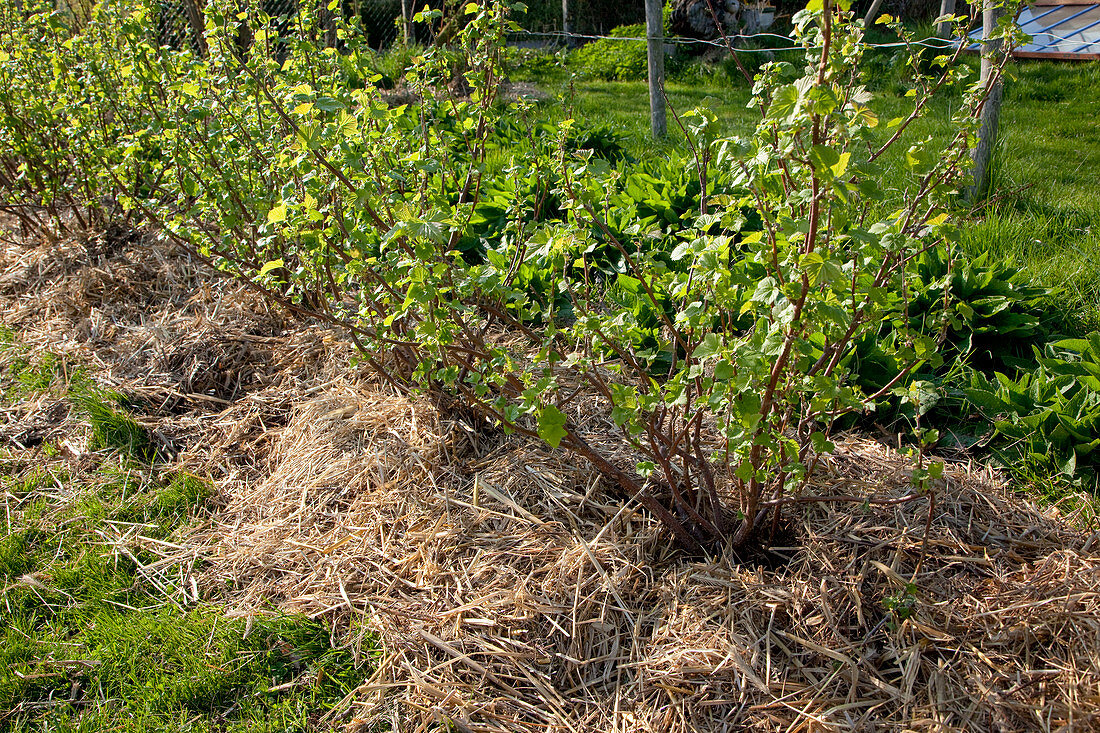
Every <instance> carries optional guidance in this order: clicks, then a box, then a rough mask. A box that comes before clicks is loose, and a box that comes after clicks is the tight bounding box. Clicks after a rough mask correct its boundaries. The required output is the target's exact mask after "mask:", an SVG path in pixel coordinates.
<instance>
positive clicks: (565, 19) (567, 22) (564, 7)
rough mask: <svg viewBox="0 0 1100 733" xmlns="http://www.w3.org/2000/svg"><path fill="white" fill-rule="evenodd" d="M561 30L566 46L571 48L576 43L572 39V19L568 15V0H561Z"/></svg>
mask: <svg viewBox="0 0 1100 733" xmlns="http://www.w3.org/2000/svg"><path fill="white" fill-rule="evenodd" d="M561 32H562V33H564V34H565V47H566V48H573V47H574V46H576V45H577V44H576V42H575V41H574V40H573V27H572V19H571V18H570V17H569V0H561Z"/></svg>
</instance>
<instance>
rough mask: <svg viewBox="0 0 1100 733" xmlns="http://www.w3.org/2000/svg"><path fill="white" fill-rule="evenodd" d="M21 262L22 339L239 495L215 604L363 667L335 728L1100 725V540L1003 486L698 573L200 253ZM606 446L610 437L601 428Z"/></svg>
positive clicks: (869, 470) (818, 515)
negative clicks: (259, 618)
mask: <svg viewBox="0 0 1100 733" xmlns="http://www.w3.org/2000/svg"><path fill="white" fill-rule="evenodd" d="M108 244H110V243H108ZM104 251H106V253H104ZM0 265H2V272H0V298H2V299H3V301H2V302H3V309H4V310H3V313H4V322H5V323H6V324H7V325H9V326H12V327H15V328H16V329H18V330H19V331H20V332H21V333H23V334H24V338H25V340H27V341H28V342H29V343H30V344H31V345H32V347H33V348H36V349H38V350H46V349H49V350H51V351H53V352H55V353H62V354H65V355H67V358H68V359H71V360H73V361H80V362H81V363H85V364H90V365H93V367H94V368H95V369H96V370H97V375H98V377H99V378H101V379H102V380H103V381H105V382H106V383H107V384H108V385H109V386H113V387H115V388H117V389H120V390H121V391H123V392H126V393H128V394H130V395H132V396H136V397H143V398H144V399H145V401H146V402H147V403H148V404H149V405H150V406H151V407H150V412H149V413H148V414H147V415H145V416H143V417H142V420H143V421H144V422H145V423H146V424H147V425H148V426H149V427H151V428H152V429H154V431H155V434H156V435H157V436H159V439H160V440H161V442H162V443H163V444H164V445H165V446H168V447H171V448H173V449H174V450H176V451H178V452H179V455H178V461H179V462H180V463H181V464H183V465H185V466H187V467H188V468H189V469H190V470H192V471H197V472H200V473H203V474H207V475H210V476H211V477H212V478H213V479H214V481H215V482H216V484H217V486H218V489H219V492H220V497H221V505H220V506H219V508H218V509H217V510H216V511H214V512H213V514H212V516H211V517H210V520H209V523H208V524H207V525H206V526H205V527H204V528H202V529H201V531H200V532H199V533H198V534H196V535H195V536H193V537H191V538H189V542H190V545H189V547H188V548H187V549H188V550H189V551H191V552H192V555H194V554H196V553H201V554H202V555H204V556H205V557H206V567H207V570H206V571H205V573H204V574H203V575H202V576H201V577H199V578H198V580H197V584H196V587H195V589H197V590H198V592H199V594H201V595H202V596H203V597H205V598H211V599H217V600H219V601H220V602H222V603H226V604H228V605H229V607H230V608H231V609H232V612H233V613H236V614H253V613H267V612H271V611H273V610H293V611H300V612H303V613H306V614H309V615H311V616H316V617H325V618H327V619H330V620H333V621H334V622H336V623H337V626H338V628H341V629H344V630H345V632H346V634H345V638H346V640H347V643H349V644H352V645H355V647H356V648H357V649H358V650H359V651H360V652H361V653H362V654H363V655H364V662H365V666H364V670H365V671H364V680H363V683H362V685H360V686H359V687H358V689H356V690H354V691H353V692H352V693H351V694H350V695H348V697H347V699H346V700H344V701H343V703H342V704H341V705H339V706H338V707H336V708H335V709H333V710H331V711H328V713H327V715H326V720H327V721H328V722H329V723H331V724H332V725H333V726H339V727H343V728H347V729H348V730H356V729H357V728H360V727H362V729H363V730H371V729H374V726H375V725H376V724H388V725H390V726H391V728H392V729H393V730H401V731H426V730H430V729H433V727H434V726H435V725H436V724H437V723H439V722H443V721H449V722H450V723H451V724H453V726H454V727H455V728H456V729H458V730H462V731H520V730H522V731H624V732H625V731H639V730H655V731H720V730H730V731H734V730H768V731H772V730H774V731H825V730H866V731H926V730H927V731H948V730H960V731H1023V730H1065V731H1073V730H1089V729H1093V728H1097V727H1100V535H1098V534H1096V533H1094V532H1092V530H1091V529H1090V528H1086V527H1085V526H1084V524H1085V523H1084V522H1083V521H1082V520H1081V518H1080V517H1077V516H1074V515H1069V516H1064V515H1062V514H1061V513H1059V512H1058V511H1057V509H1054V508H1049V507H1047V508H1041V507H1037V506H1035V505H1034V504H1031V503H1029V502H1027V501H1026V500H1024V499H1023V498H1021V497H1020V496H1018V495H1016V494H1015V493H1014V492H1013V491H1012V490H1011V488H1010V487H1008V486H1006V485H1005V484H1004V482H1003V481H1001V480H999V478H998V477H997V476H995V475H993V474H992V473H990V472H989V471H988V470H986V469H984V468H980V467H976V466H970V465H967V464H954V465H951V466H950V467H949V469H948V470H947V472H946V478H945V480H944V481H943V482H942V484H940V485H939V486H938V487H937V490H936V502H935V505H934V507H933V511H932V512H931V513H930V512H929V502H928V501H927V499H924V498H921V499H918V500H914V501H908V502H904V503H897V504H867V505H860V504H854V505H853V504H850V503H849V504H844V505H834V504H806V505H799V506H798V507H797V508H796V509H795V510H793V511H792V512H791V517H792V522H793V525H792V527H791V528H790V532H789V533H788V534H789V536H790V541H789V543H788V544H789V545H790V546H789V547H781V548H777V550H776V553H775V554H774V555H772V556H767V557H757V558H747V559H746V558H741V559H739V558H736V557H732V556H728V555H725V556H714V557H708V558H699V557H695V558H692V557H686V556H684V555H682V554H680V553H677V552H675V551H673V550H672V549H671V548H670V547H669V541H668V538H667V537H666V536H664V535H663V534H662V532H661V530H660V528H659V527H658V525H657V524H656V522H654V521H653V520H652V519H650V518H649V517H648V516H646V515H645V514H644V513H642V512H641V511H640V510H639V509H638V508H637V507H635V506H633V505H632V504H631V503H630V502H624V501H623V500H622V498H621V497H617V496H615V495H614V494H613V493H612V492H611V491H610V489H609V488H608V487H607V486H606V485H605V484H604V483H603V482H601V481H600V480H599V479H598V478H597V477H596V476H595V475H593V474H592V473H591V472H590V471H589V470H588V469H587V468H585V467H583V466H577V465H570V464H567V463H564V462H563V461H562V458H561V456H560V454H558V453H554V452H551V451H549V450H548V449H546V448H545V447H544V446H539V445H535V444H532V443H530V442H527V441H524V440H518V439H515V438H508V437H505V436H503V435H500V434H498V433H494V432H493V431H490V430H486V429H485V428H484V427H483V426H477V425H473V424H468V423H467V422H464V421H463V420H461V419H458V418H453V417H452V418H446V419H445V418H443V417H441V416H440V414H439V413H438V412H437V411H436V410H435V409H434V408H433V407H432V405H431V404H429V403H428V402H426V401H424V400H410V399H408V398H406V397H403V396H400V395H394V394H392V393H389V392H387V391H386V390H384V389H382V388H380V387H379V386H378V384H377V383H376V382H374V381H372V380H371V379H370V378H369V376H367V375H365V374H361V373H359V372H358V371H356V370H355V369H353V368H349V367H348V363H349V357H350V356H351V353H350V351H349V350H348V349H347V347H346V346H345V345H344V344H343V343H342V342H341V341H340V340H339V339H335V338H333V337H332V335H331V334H328V333H326V332H323V331H320V330H318V329H316V328H314V327H311V326H309V325H301V324H298V325H294V324H291V323H289V322H287V321H286V320H285V319H284V318H283V317H282V316H281V315H280V314H278V313H273V312H270V311H268V310H267V309H266V307H265V306H264V305H263V304H262V303H261V302H259V301H258V300H257V299H256V298H254V297H253V296H251V295H250V294H248V293H247V292H246V291H244V290H243V289H242V288H240V287H239V286H237V285H234V284H232V283H230V282H228V281H225V280H221V279H217V278H213V277H211V276H210V275H209V274H208V273H205V272H203V271H201V270H200V269H199V268H198V267H197V266H196V265H194V264H193V263H189V262H188V261H186V260H185V259H180V258H179V257H178V256H176V255H174V254H170V253H168V252H166V251H164V250H161V249H159V248H157V247H155V246H149V245H139V244H138V243H134V242H127V241H124V242H122V243H121V244H118V245H117V246H114V247H113V248H112V247H111V246H107V247H106V248H104V247H102V246H99V247H82V246H80V245H79V244H69V245H66V246H63V247H61V248H58V247H56V246H54V247H51V248H49V249H33V248H21V247H18V246H16V245H9V246H8V248H7V250H6V251H5V252H4V253H3V261H2V263H0ZM46 407H48V405H38V406H34V409H29V408H28V406H23V407H22V408H20V409H19V410H16V411H15V412H9V413H5V418H4V419H5V420H6V424H5V425H4V426H3V435H4V436H7V437H10V436H12V435H15V434H17V432H18V431H19V430H25V429H26V428H27V427H28V426H32V423H33V421H34V420H35V419H39V418H40V415H39V418H36V413H34V410H42V409H46ZM46 422H47V423H48V422H49V421H48V420H47V421H46ZM584 424H585V426H586V430H587V433H588V435H587V436H586V437H590V438H591V439H592V440H594V441H601V440H602V441H613V440H614V434H613V429H612V428H611V427H610V426H609V424H608V422H607V421H606V420H604V419H603V418H601V417H600V415H599V411H598V409H593V412H592V414H591V415H588V416H586V417H585V422H584ZM32 427H33V426H32ZM38 427H39V429H41V430H48V429H49V426H48V425H39V426H38ZM623 459H624V460H627V459H628V456H623ZM908 470H909V463H908V462H907V460H906V459H905V458H903V457H901V456H899V455H898V454H897V453H896V452H894V451H892V450H890V449H889V448H887V447H884V446H883V445H881V444H878V443H875V442H873V441H870V440H866V439H862V438H858V437H855V436H851V437H847V438H845V439H842V440H840V441H839V447H838V449H837V451H836V453H835V454H834V455H833V456H831V457H829V458H828V459H826V460H825V461H824V462H823V466H822V470H821V472H820V474H819V475H818V477H817V478H816V479H815V482H814V485H813V486H811V487H810V489H809V490H810V491H812V492H813V493H820V494H830V495H832V494H846V495H852V494H855V495H866V496H876V497H884V496H885V497H899V498H900V497H904V496H906V495H908V493H909V492H910V490H911V487H910V481H909V474H908ZM926 528H927V529H928V531H927V532H926ZM184 549H185V548H184V547H183V545H180V546H179V549H174V548H173V549H172V552H174V553H183V552H184ZM162 582H166V583H167V581H162ZM174 588H176V586H173V585H171V584H166V593H168V594H169V595H172V594H173V593H178V595H177V596H174V597H176V598H177V599H178V600H179V602H188V596H187V595H186V593H187V592H188V591H186V590H178V589H177V590H173V589H174ZM194 595H195V594H194V592H192V595H191V598H190V600H191V601H193V598H194ZM376 649H377V652H374V651H373V650H376Z"/></svg>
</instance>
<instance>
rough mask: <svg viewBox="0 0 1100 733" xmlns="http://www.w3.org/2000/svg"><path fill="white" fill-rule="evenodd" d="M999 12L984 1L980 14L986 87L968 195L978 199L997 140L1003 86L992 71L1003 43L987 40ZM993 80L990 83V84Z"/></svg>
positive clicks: (993, 4)
mask: <svg viewBox="0 0 1100 733" xmlns="http://www.w3.org/2000/svg"><path fill="white" fill-rule="evenodd" d="M1000 15H1001V8H1000V7H999V6H998V4H997V0H985V9H984V11H983V13H982V38H983V39H985V42H984V44H983V45H984V48H983V49H982V85H983V86H984V87H985V88H986V100H985V104H983V105H982V126H981V129H980V130H979V132H978V145H977V147H975V148H974V154H973V160H974V185H973V186H972V187H971V189H970V191H969V196H968V198H969V199H970V200H971V201H972V202H973V201H980V200H981V199H984V198H985V197H986V196H987V195H988V194H989V188H990V183H991V178H992V176H991V170H990V162H991V160H992V158H993V145H994V143H995V142H996V141H997V123H998V122H999V121H1000V117H1001V97H1002V95H1003V92H1004V90H1003V87H1002V84H1001V79H1000V77H997V79H996V80H994V79H993V70H994V69H995V68H996V67H997V66H999V65H1000V62H1001V57H1002V54H1003V53H1004V43H1003V41H1002V40H1001V39H996V40H990V39H991V38H992V36H993V32H994V31H995V29H996V28H997V19H998V18H999V17H1000ZM991 83H992V86H990V84H991Z"/></svg>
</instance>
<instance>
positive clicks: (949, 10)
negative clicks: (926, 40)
mask: <svg viewBox="0 0 1100 733" xmlns="http://www.w3.org/2000/svg"><path fill="white" fill-rule="evenodd" d="M954 14H955V0H940V15H941V16H943V15H954ZM951 27H952V26H951V24H950V23H948V22H946V21H945V22H943V23H940V24H939V25H937V26H936V35H937V36H939V37H940V38H950V37H951Z"/></svg>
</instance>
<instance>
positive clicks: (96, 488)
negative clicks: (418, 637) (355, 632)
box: [0, 349, 368, 733]
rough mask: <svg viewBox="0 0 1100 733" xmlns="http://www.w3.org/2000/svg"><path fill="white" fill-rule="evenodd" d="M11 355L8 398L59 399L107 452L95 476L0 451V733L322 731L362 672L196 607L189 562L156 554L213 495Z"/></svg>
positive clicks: (259, 627)
mask: <svg viewBox="0 0 1100 733" xmlns="http://www.w3.org/2000/svg"><path fill="white" fill-rule="evenodd" d="M6 355H7V356H8V357H10V358H9V359H8V363H7V364H6V366H5V368H4V369H3V370H2V371H0V389H2V391H3V393H4V398H5V400H7V401H11V400H17V399H19V398H20V396H26V395H28V394H29V393H32V392H42V391H53V392H55V393H56V394H57V395H58V396H61V395H65V396H67V397H68V398H69V399H70V400H71V401H73V403H74V404H75V405H77V406H78V408H79V409H80V410H81V414H82V415H83V416H84V419H85V420H87V421H88V423H89V424H88V426H87V429H88V430H89V431H90V432H91V441H92V444H93V445H98V446H99V447H100V448H102V449H103V450H101V451H100V454H99V455H100V457H101V461H100V462H99V464H98V465H97V466H96V467H94V468H93V469H91V470H82V469H80V468H79V467H77V466H75V465H73V464H72V463H71V462H70V461H68V460H65V459H63V458H61V457H59V456H57V450H56V448H54V447H52V446H48V445H44V446H43V447H42V449H41V451H40V453H38V454H37V455H30V454H22V455H21V454H14V453H10V452H3V453H0V459H3V460H0V485H2V488H3V490H4V492H5V495H6V497H7V498H6V505H7V506H6V512H5V515H4V522H5V524H4V531H3V534H2V535H0V733H8V732H9V731H10V732H11V733H15V732H16V731H43V732H45V731H106V730H117V731H127V732H131V733H138V732H144V731H148V732H150V733H152V732H153V731H211V732H213V731H219V732H224V731H246V730H247V731H303V732H308V731H315V730H321V729H323V726H321V725H320V722H319V719H320V717H321V716H322V715H323V714H324V713H325V712H326V711H327V710H328V709H329V708H331V707H332V706H333V705H334V704H335V703H336V702H338V701H339V700H341V699H342V698H343V697H344V696H345V695H346V694H347V693H348V692H349V691H350V690H351V689H353V688H354V687H355V686H356V685H357V684H358V683H359V682H360V681H361V680H362V679H363V677H364V675H365V674H367V672H368V670H366V669H364V667H363V664H361V663H358V660H356V658H355V657H354V656H353V654H352V652H351V651H350V650H348V649H346V648H341V647H338V646H334V645H333V643H332V640H331V638H332V637H331V632H330V629H328V628H326V627H325V626H324V625H323V624H322V623H320V622H317V621H312V620H309V619H307V618H304V617H296V616H272V617H258V618H255V619H253V621H252V622H251V623H248V622H246V621H244V620H242V619H228V618H226V617H225V616H224V612H223V611H222V609H221V608H219V607H218V605H217V604H216V603H214V602H210V601H203V600H197V599H196V598H195V597H194V592H193V586H191V585H190V583H189V581H188V579H187V571H188V570H189V568H188V567H187V563H188V560H187V553H183V555H182V556H181V559H180V560H178V561H172V560H170V561H168V562H167V563H165V562H164V560H163V554H162V553H158V552H156V551H155V550H156V549H157V548H171V547H172V545H171V544H164V543H173V542H174V541H178V540H180V539H181V537H182V536H184V535H185V534H186V531H187V528H188V527H189V526H190V525H191V523H192V522H193V521H194V520H195V517H196V515H198V514H201V513H202V512H204V511H205V506H206V504H207V503H208V502H209V501H210V498H211V494H212V490H211V486H210V484H209V482H207V481H205V480H202V479H200V478H198V477H195V476H192V475H189V474H186V473H180V472H176V471H169V470H166V469H165V468H164V467H162V466H161V465H158V464H156V463H153V462H151V461H153V459H154V458H155V454H153V453H150V452H148V451H147V450H146V448H142V447H141V446H146V447H148V445H149V443H148V436H147V435H145V433H144V431H143V430H141V429H140V426H138V425H137V423H136V422H135V421H134V420H133V418H132V417H130V416H129V415H128V414H127V413H126V412H125V410H124V409H123V407H122V406H121V405H119V404H118V403H117V401H115V400H112V399H110V398H107V397H104V396H103V395H102V393H99V392H96V391H95V390H94V389H93V388H92V387H91V381H90V380H86V381H84V382H81V383H80V384H79V385H77V386H76V387H74V385H73V383H72V382H71V381H66V380H65V379H63V378H62V377H61V376H60V372H59V371H58V370H57V369H55V368H54V367H55V365H56V363H57V360H56V358H41V359H37V360H36V359H30V358H28V357H26V356H25V355H24V354H23V353H22V352H20V351H19V350H18V349H11V350H9V351H8V352H7V354H6ZM16 360H22V361H21V362H20V363H16V364H13V361H16ZM68 373H69V374H72V373H73V372H72V371H71V370H70V371H69V372H68ZM135 430H139V431H140V434H135V432H134V431H135ZM142 436H144V437H142ZM143 441H144V442H143ZM167 554H169V555H170V554H171V551H170V550H168V551H167ZM158 563H159V565H158ZM150 567H152V568H156V570H155V571H152V570H145V568H150Z"/></svg>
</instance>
